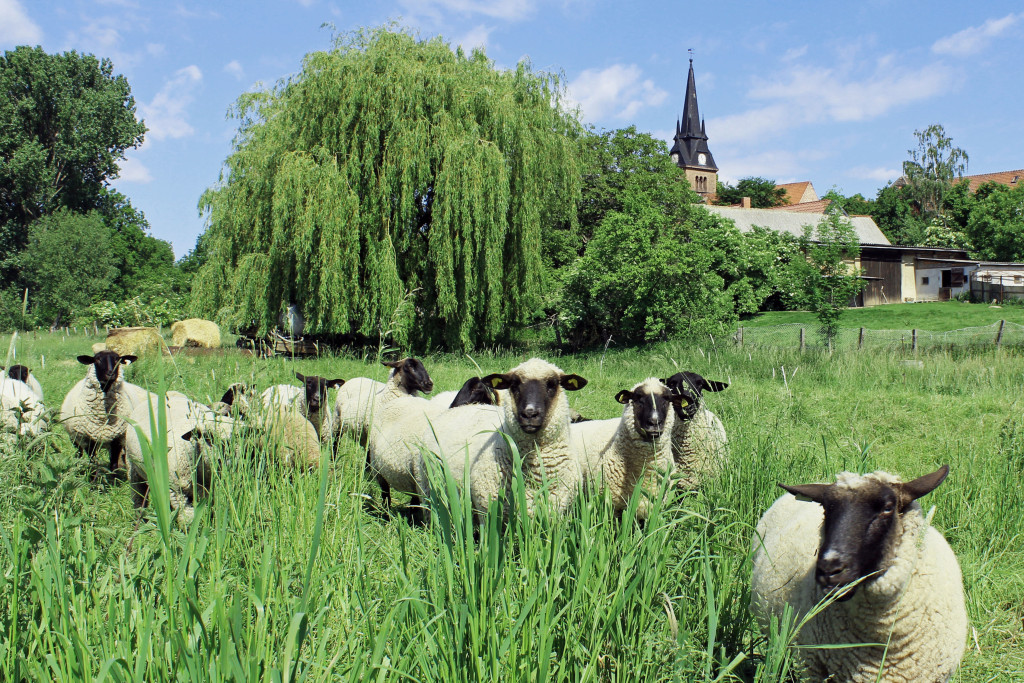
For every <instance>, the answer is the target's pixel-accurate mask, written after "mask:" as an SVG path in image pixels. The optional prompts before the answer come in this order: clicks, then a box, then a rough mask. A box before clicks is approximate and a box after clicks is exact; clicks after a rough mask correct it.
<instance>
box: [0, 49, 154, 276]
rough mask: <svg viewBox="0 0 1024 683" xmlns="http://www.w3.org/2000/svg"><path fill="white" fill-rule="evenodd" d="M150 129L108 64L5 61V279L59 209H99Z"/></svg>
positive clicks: (1, 201) (1, 95)
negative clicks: (42, 222)
mask: <svg viewBox="0 0 1024 683" xmlns="http://www.w3.org/2000/svg"><path fill="white" fill-rule="evenodd" d="M145 131H146V127H145V125H144V124H143V123H142V122H141V121H137V120H136V118H135V100H134V98H133V97H132V95H131V89H130V88H129V86H128V81H127V80H126V79H125V78H124V76H120V75H116V76H115V75H114V73H113V65H112V64H111V62H110V60H109V59H104V60H102V61H101V60H98V59H97V58H96V57H94V56H92V55H83V54H78V53H77V52H73V51H72V52H66V53H64V54H56V55H50V54H47V53H45V52H43V50H42V49H41V48H38V47H35V48H31V47H18V48H16V49H14V50H12V51H9V52H5V53H3V54H2V55H0V280H4V281H7V282H10V281H11V280H12V278H13V277H14V275H15V273H14V272H12V265H13V263H14V259H15V256H16V254H17V253H18V252H20V251H21V250H22V249H23V248H24V247H25V245H26V244H27V243H28V226H29V225H30V224H32V223H33V222H34V221H36V220H38V219H39V218H41V217H42V216H45V215H47V214H49V213H51V212H53V211H55V210H56V209H58V208H60V207H66V208H68V209H71V210H72V211H78V212H87V211H89V210H91V209H95V208H99V202H100V201H101V197H102V194H103V187H104V183H105V182H106V181H107V180H109V179H111V178H115V177H116V176H117V173H118V165H117V163H118V160H120V159H123V158H124V151H125V150H126V149H129V148H131V147H136V146H138V145H140V144H142V139H143V134H144V133H145Z"/></svg>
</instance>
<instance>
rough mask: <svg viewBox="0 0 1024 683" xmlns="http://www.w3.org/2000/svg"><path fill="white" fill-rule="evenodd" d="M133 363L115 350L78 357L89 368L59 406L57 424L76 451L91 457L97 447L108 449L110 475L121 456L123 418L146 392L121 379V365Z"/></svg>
mask: <svg viewBox="0 0 1024 683" xmlns="http://www.w3.org/2000/svg"><path fill="white" fill-rule="evenodd" d="M136 360H138V359H137V357H136V356H131V355H129V356H121V355H118V354H117V353H116V352H115V351H100V352H98V353H97V354H96V355H95V356H85V355H82V356H78V362H79V363H82V364H83V365H87V366H89V369H88V370H87V371H86V373H85V378H84V379H82V380H80V381H79V382H78V383H77V384H75V386H73V387H71V391H69V392H68V393H67V396H65V397H64V402H63V403H62V404H61V407H60V421H61V424H63V425H64V428H65V429H66V430H67V432H68V436H70V437H71V442H72V443H74V444H75V445H76V446H78V448H79V450H80V451H82V452H85V453H90V454H91V453H94V452H95V451H96V450H97V449H98V448H99V447H100V446H104V445H105V446H108V448H109V451H110V463H109V469H110V471H111V472H114V471H115V470H117V469H118V466H119V461H120V460H121V458H122V457H123V450H124V435H125V430H126V429H127V426H128V424H127V423H126V422H125V419H124V418H126V417H128V416H129V415H130V414H131V412H132V409H133V407H134V403H135V402H136V401H138V399H139V398H140V397H143V396H145V394H146V393H147V392H145V391H144V390H143V389H142V388H141V387H137V386H135V385H134V384H130V383H128V382H126V381H124V380H123V379H122V378H121V366H122V365H130V364H131V363H134V362H135V361H136Z"/></svg>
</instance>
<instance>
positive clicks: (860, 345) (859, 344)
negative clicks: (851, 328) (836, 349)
mask: <svg viewBox="0 0 1024 683" xmlns="http://www.w3.org/2000/svg"><path fill="white" fill-rule="evenodd" d="M857 348H858V349H863V348H864V328H863V327H862V328H860V334H859V335H858V336H857Z"/></svg>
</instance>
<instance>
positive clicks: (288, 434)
mask: <svg viewBox="0 0 1024 683" xmlns="http://www.w3.org/2000/svg"><path fill="white" fill-rule="evenodd" d="M249 424H251V425H252V426H254V427H255V428H256V429H258V430H259V431H260V432H261V433H262V434H264V435H265V436H266V437H267V439H268V440H269V443H268V450H271V451H272V452H275V453H276V454H277V455H278V456H279V460H280V462H281V464H283V465H286V466H289V467H294V468H296V469H300V470H315V469H317V468H318V467H319V466H320V437H319V436H318V435H317V433H316V428H315V427H314V426H313V423H312V422H310V421H309V420H307V419H306V418H304V417H303V416H302V415H300V414H299V413H298V411H296V410H294V409H292V408H287V407H283V406H279V405H274V406H271V407H270V408H268V409H266V410H261V411H258V412H256V413H255V414H252V413H250V416H249Z"/></svg>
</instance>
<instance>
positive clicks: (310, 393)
mask: <svg viewBox="0 0 1024 683" xmlns="http://www.w3.org/2000/svg"><path fill="white" fill-rule="evenodd" d="M295 377H296V378H298V380H299V381H300V382H302V384H303V388H304V389H305V391H306V410H307V411H309V412H310V413H319V412H320V406H322V405H324V404H326V403H327V390H328V389H337V388H338V387H340V386H341V385H343V384H344V383H345V380H343V379H324V378H323V377H319V376H317V375H303V374H302V373H300V372H296V373H295Z"/></svg>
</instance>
